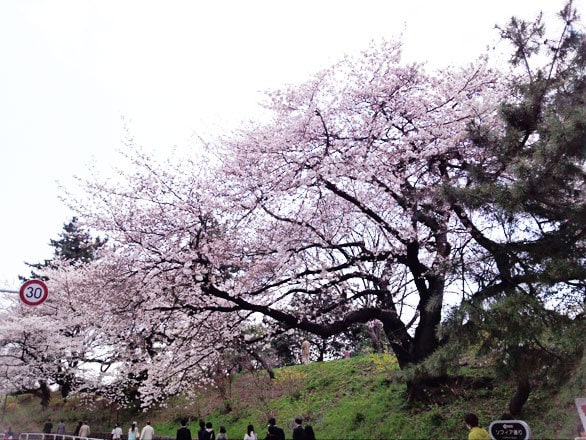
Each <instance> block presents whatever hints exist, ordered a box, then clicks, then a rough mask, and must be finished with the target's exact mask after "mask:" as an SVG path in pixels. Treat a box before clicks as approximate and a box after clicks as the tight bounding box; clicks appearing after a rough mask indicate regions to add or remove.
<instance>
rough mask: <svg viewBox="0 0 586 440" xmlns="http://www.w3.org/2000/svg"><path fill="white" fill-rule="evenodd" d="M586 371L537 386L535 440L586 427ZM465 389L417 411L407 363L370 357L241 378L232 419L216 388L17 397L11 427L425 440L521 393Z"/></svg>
mask: <svg viewBox="0 0 586 440" xmlns="http://www.w3.org/2000/svg"><path fill="white" fill-rule="evenodd" d="M585 368H586V365H585V361H584V359H582V363H581V365H577V366H576V374H574V376H573V378H572V380H570V381H568V382H567V383H566V384H564V385H563V386H560V387H558V388H556V389H552V388H549V389H541V388H535V389H534V391H533V392H532V394H531V397H530V398H529V401H528V402H527V404H526V405H525V408H524V413H523V415H522V418H523V420H525V421H526V422H527V423H528V424H529V426H530V427H531V430H532V432H533V438H536V439H537V438H573V437H574V436H575V435H576V432H575V428H576V426H577V423H578V417H577V412H576V409H575V406H574V398H575V397H584V396H586V392H585V384H586V377H585V374H584V373H583V371H584V369H585ZM460 374H461V376H459V378H458V380H457V381H454V382H453V383H451V384H450V385H449V386H444V387H437V388H435V389H433V392H430V394H429V396H430V399H429V401H428V402H426V403H421V402H419V403H408V402H407V400H406V397H405V396H406V385H405V383H404V381H403V379H402V374H401V372H400V371H399V369H398V366H397V363H396V361H395V360H394V358H393V357H391V356H389V355H364V356H359V357H355V358H352V359H342V360H336V361H331V362H323V363H313V364H310V365H299V366H291V367H285V368H281V369H277V370H276V375H277V377H276V379H275V380H274V381H270V380H269V379H268V376H267V375H266V374H265V373H263V372H261V373H257V374H254V375H252V374H248V373H247V374H241V375H239V376H238V377H236V378H235V380H234V383H233V386H232V394H231V399H230V400H231V403H232V407H233V409H232V411H230V412H228V413H226V411H225V410H224V407H223V401H222V400H221V399H220V397H219V395H218V394H217V393H215V392H214V391H213V390H202V391H201V392H200V393H199V397H198V398H192V399H187V398H185V397H182V396H176V397H174V398H173V399H171V400H170V401H169V402H168V405H166V407H161V408H155V409H152V410H150V411H149V412H148V413H143V412H140V411H137V410H134V411H133V410H126V409H121V408H114V407H112V406H111V405H109V404H108V403H107V402H105V401H102V400H97V401H95V402H90V403H91V404H90V405H88V404H87V403H88V402H85V403H84V402H81V401H79V400H77V399H71V400H70V401H68V402H67V403H65V404H64V403H63V402H62V401H61V400H60V399H59V397H58V396H55V397H54V398H53V399H52V401H51V405H50V407H49V409H48V410H47V411H41V407H40V405H39V400H38V399H36V398H33V397H32V396H18V397H12V396H9V397H8V398H7V400H6V409H5V411H4V414H3V420H2V423H3V426H6V427H7V426H12V427H13V430H14V431H15V432H21V431H22V432H24V431H29V432H30V431H36V432H38V431H40V429H41V428H42V425H43V422H44V421H45V420H46V418H47V417H51V418H52V419H53V420H58V419H60V418H64V419H65V421H66V425H67V427H68V430H69V431H72V430H73V428H74V427H75V425H76V422H77V421H78V420H80V419H81V418H87V419H88V420H89V421H90V426H91V427H92V431H93V432H110V430H111V429H112V425H113V424H114V423H115V422H116V421H119V422H120V423H121V424H122V426H123V429H124V431H126V430H127V429H128V426H129V425H130V423H131V422H132V421H134V420H137V421H138V422H139V426H141V427H142V426H143V425H144V422H145V421H146V420H147V419H150V420H151V421H152V424H153V426H154V428H155V431H156V434H157V435H164V436H170V437H174V436H175V433H176V430H177V428H178V426H179V420H180V419H181V418H183V417H186V418H188V419H189V420H190V428H191V430H192V433H193V434H195V431H197V429H198V424H197V420H198V418H200V417H201V418H205V420H206V421H211V422H212V423H213V424H214V427H215V428H216V431H217V430H218V428H219V426H220V425H224V426H226V428H227V430H228V437H229V438H230V439H239V438H242V437H243V435H244V432H245V430H246V426H247V425H248V424H249V423H252V424H253V425H254V426H255V428H256V431H257V433H258V434H259V437H260V438H264V436H265V434H266V420H267V418H268V417H269V416H275V417H277V421H278V423H279V424H280V425H281V426H282V427H283V428H284V429H285V431H286V432H287V433H288V438H290V437H291V427H292V426H291V424H292V421H293V419H294V418H295V417H299V416H300V417H303V418H304V420H305V421H306V422H307V423H311V424H312V425H313V426H314V429H315V431H316V433H317V436H318V438H319V439H420V438H434V439H443V438H454V439H455V438H458V439H461V438H466V436H467V430H466V427H465V425H464V423H463V422H462V417H463V415H464V414H465V413H467V412H470V411H472V412H476V413H477V414H478V416H479V418H480V421H481V424H482V425H484V426H487V425H488V424H489V423H490V421H491V420H494V419H497V418H499V416H500V414H501V413H503V412H504V411H505V410H506V407H507V402H508V399H509V398H510V396H511V394H512V392H513V389H514V387H513V386H512V385H511V384H510V383H508V382H497V381H496V380H495V379H494V378H492V377H491V376H490V370H488V369H486V368H482V367H476V368H473V367H468V368H466V369H463V370H462V372H461V373H460Z"/></svg>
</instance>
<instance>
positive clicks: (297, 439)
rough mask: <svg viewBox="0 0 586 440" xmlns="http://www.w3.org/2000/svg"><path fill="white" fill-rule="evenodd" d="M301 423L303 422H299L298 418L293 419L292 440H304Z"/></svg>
mask: <svg viewBox="0 0 586 440" xmlns="http://www.w3.org/2000/svg"><path fill="white" fill-rule="evenodd" d="M301 423H303V420H301V419H300V418H299V417H297V418H296V419H295V426H294V427H293V440H304V439H305V435H304V431H303V426H301Z"/></svg>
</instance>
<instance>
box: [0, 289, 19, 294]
mask: <svg viewBox="0 0 586 440" xmlns="http://www.w3.org/2000/svg"><path fill="white" fill-rule="evenodd" d="M0 292H4V293H19V291H18V290H7V289H0Z"/></svg>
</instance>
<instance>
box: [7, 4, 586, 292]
mask: <svg viewBox="0 0 586 440" xmlns="http://www.w3.org/2000/svg"><path fill="white" fill-rule="evenodd" d="M585 2H586V0H578V1H577V2H576V3H575V5H576V6H577V7H578V9H579V11H581V12H584V4H585ZM561 7H562V1H557V0H490V1H487V0H466V1H464V0H444V1H439V0H403V1H400V2H399V1H395V0H354V1H346V0H327V1H322V0H295V1H280V0H272V1H270V0H266V1H257V0H233V1H228V0H226V1H213V0H212V1H209V0H208V1H198V0H191V1H180V0H167V1H162V0H160V1H148V0H137V1H130V0H112V1H110V0H94V1H87V0H71V1H60V0H2V1H1V2H0V151H1V160H0V209H1V216H0V226H1V227H0V289H18V286H19V282H18V279H17V276H18V275H19V274H20V275H27V274H28V273H29V270H28V269H27V267H26V266H25V265H24V261H28V262H39V261H42V260H43V259H45V258H50V257H51V256H52V248H51V247H49V245H48V242H49V240H50V239H51V238H56V237H57V236H58V234H59V233H60V232H61V231H62V227H63V224H64V223H66V222H68V221H69V220H70V219H71V217H72V215H73V214H72V213H71V212H69V211H68V209H67V208H66V207H65V206H64V205H63V204H62V203H61V202H60V201H59V199H58V194H59V193H60V192H59V191H60V190H59V185H60V184H61V185H64V186H66V187H67V186H68V182H70V181H71V179H72V176H73V175H79V176H84V175H87V174H88V169H89V165H90V164H92V163H95V164H96V166H98V167H99V168H105V169H107V168H108V167H109V166H110V165H111V162H112V161H113V158H115V154H114V152H115V151H116V149H117V148H119V147H120V143H121V140H122V138H123V136H124V134H123V127H124V123H123V122H122V120H123V119H124V120H125V121H127V122H126V124H127V126H128V127H129V128H130V133H131V135H132V136H133V137H134V138H135V139H136V142H137V143H138V144H140V145H143V146H145V147H147V148H150V149H156V151H157V152H158V154H161V155H164V154H165V153H166V152H169V151H170V149H171V147H173V146H180V147H183V146H189V145H196V141H195V140H194V137H195V136H196V135H204V136H205V135H208V134H210V135H213V134H214V133H216V132H218V130H226V129H229V128H230V127H233V126H235V125H236V124H237V123H238V121H240V120H244V119H248V118H254V112H255V106H256V104H257V102H258V101H259V99H260V97H261V92H262V91H264V90H267V89H271V88H276V87H279V86H280V85H284V84H289V83H294V82H299V81H302V80H304V79H307V78H308V77H309V76H310V75H311V74H312V73H313V72H315V71H317V70H319V69H321V68H325V67H328V66H329V65H331V64H332V63H333V62H334V61H336V60H338V59H339V58H340V57H341V56H342V55H344V54H346V53H354V52H357V51H359V50H361V49H363V48H366V47H367V46H368V44H369V42H370V41H371V40H373V39H375V40H377V39H380V38H381V37H387V38H390V37H393V36H395V35H398V34H400V33H403V40H404V57H405V59H407V60H409V61H413V60H417V61H427V62H428V63H429V65H430V66H441V65H445V64H460V63H463V62H467V61H471V60H473V59H474V58H476V56H477V55H479V54H480V53H482V52H483V51H484V49H485V48H486V47H487V46H494V44H495V42H496V41H497V33H496V31H495V30H494V25H495V24H504V23H505V22H506V21H507V19H508V18H509V17H511V16H512V15H517V16H522V17H524V18H533V17H535V15H536V14H537V13H538V11H540V10H542V11H544V13H545V18H546V20H548V21H550V20H553V18H554V14H555V12H557V11H558V10H559V9H561Z"/></svg>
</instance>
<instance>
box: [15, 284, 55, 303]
mask: <svg viewBox="0 0 586 440" xmlns="http://www.w3.org/2000/svg"><path fill="white" fill-rule="evenodd" d="M48 296H49V289H48V288H47V285H46V284H45V283H44V282H42V281H41V280H29V281H27V282H26V283H24V284H23V285H22V286H20V300H21V301H22V302H23V303H25V304H26V305H29V306H38V305H39V304H41V303H43V302H45V300H46V299H47V297H48Z"/></svg>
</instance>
